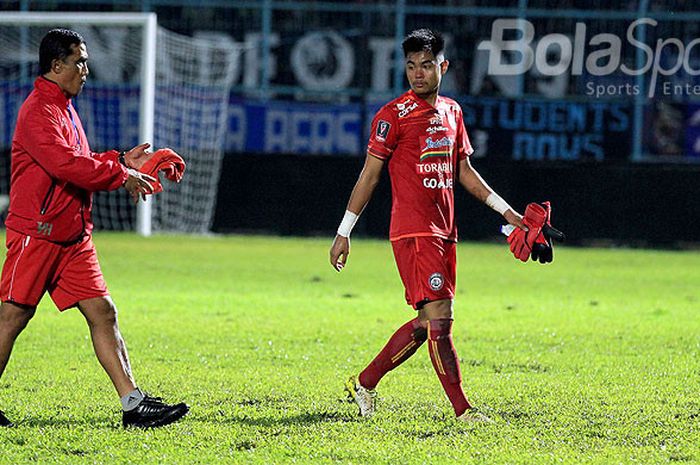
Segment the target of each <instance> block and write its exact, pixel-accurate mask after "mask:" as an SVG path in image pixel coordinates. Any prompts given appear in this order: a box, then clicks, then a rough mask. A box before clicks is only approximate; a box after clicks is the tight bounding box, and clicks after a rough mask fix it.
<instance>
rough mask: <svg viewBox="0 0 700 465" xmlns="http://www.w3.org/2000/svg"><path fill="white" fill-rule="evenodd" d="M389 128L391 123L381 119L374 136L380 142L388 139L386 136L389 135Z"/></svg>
mask: <svg viewBox="0 0 700 465" xmlns="http://www.w3.org/2000/svg"><path fill="white" fill-rule="evenodd" d="M389 129H391V123H388V122H386V121H384V120H383V119H380V120H379V122H377V132H376V134H375V136H374V138H375V139H377V140H378V141H379V142H384V141H386V137H387V136H388V135H389Z"/></svg>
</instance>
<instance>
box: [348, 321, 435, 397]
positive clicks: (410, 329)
mask: <svg viewBox="0 0 700 465" xmlns="http://www.w3.org/2000/svg"><path fill="white" fill-rule="evenodd" d="M427 337H428V334H427V331H426V330H425V328H423V327H422V326H421V325H420V320H419V319H418V318H414V319H413V320H411V321H409V322H408V323H406V324H404V325H403V326H402V327H400V328H399V329H398V330H396V332H395V333H394V334H393V335H392V336H391V338H390V339H389V342H387V343H386V345H385V346H384V348H383V349H382V351H381V352H379V354H377V356H376V357H375V358H374V360H372V363H370V364H369V365H368V366H367V368H365V369H364V371H363V372H362V373H360V384H361V385H362V386H363V387H365V388H367V389H374V388H375V387H376V386H377V383H379V380H380V379H382V376H384V375H385V374H387V373H388V372H389V371H391V370H393V369H394V368H396V367H397V366H399V365H401V364H402V363H403V362H405V361H406V360H408V358H409V357H410V356H411V355H413V354H414V353H415V352H416V350H417V349H418V348H419V347H420V346H421V344H423V343H424V342H425V340H426V338H427Z"/></svg>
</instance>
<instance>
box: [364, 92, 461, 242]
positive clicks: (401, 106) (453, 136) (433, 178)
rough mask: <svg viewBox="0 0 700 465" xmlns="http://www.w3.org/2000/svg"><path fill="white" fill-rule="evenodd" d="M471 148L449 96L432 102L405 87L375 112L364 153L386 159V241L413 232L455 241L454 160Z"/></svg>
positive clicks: (457, 160)
mask: <svg viewBox="0 0 700 465" xmlns="http://www.w3.org/2000/svg"><path fill="white" fill-rule="evenodd" d="M473 151H474V150H473V149H472V146H471V144H470V142H469V136H468V135H467V130H466V128H465V127H464V120H463V116H462V109H461V107H460V106H459V104H458V103H457V102H455V101H454V100H452V99H449V98H446V97H440V96H438V97H437V100H436V101H435V106H434V107H433V106H431V105H430V104H429V103H428V102H426V101H425V100H423V99H422V98H420V97H418V96H417V95H416V94H415V93H414V92H413V91H412V90H410V91H408V92H406V93H405V94H403V95H402V96H400V97H399V98H397V99H394V100H392V101H391V102H389V103H387V104H386V105H384V106H383V107H382V108H381V109H380V110H379V111H378V112H377V114H376V115H375V117H374V120H373V121H372V130H371V133H370V139H369V144H368V146H367V152H368V153H369V154H370V155H372V156H374V157H377V158H379V159H381V160H388V164H389V177H390V178H391V193H392V207H391V229H390V232H389V239H390V240H392V241H395V240H398V239H402V238H405V237H416V236H435V237H440V238H442V239H446V240H451V241H456V240H457V227H456V226H455V221H454V184H455V179H456V177H457V176H456V174H457V164H458V163H459V161H460V160H464V159H465V158H466V157H467V156H469V155H471V154H472V152H473Z"/></svg>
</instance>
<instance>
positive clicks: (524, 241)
mask: <svg viewBox="0 0 700 465" xmlns="http://www.w3.org/2000/svg"><path fill="white" fill-rule="evenodd" d="M546 220H547V212H546V210H545V209H544V208H543V207H542V205H540V204H537V203H530V204H528V206H527V207H526V208H525V216H523V224H524V225H525V226H527V229H528V230H527V231H525V230H524V229H520V228H515V229H514V230H513V232H511V233H510V235H509V236H508V243H509V244H510V251H511V252H513V255H514V256H515V258H517V259H518V260H520V261H522V262H526V261H527V260H528V259H529V258H530V254H531V253H532V247H533V245H534V244H535V241H536V240H537V237H538V236H539V235H540V234H541V233H542V227H543V226H544V225H545V222H546Z"/></svg>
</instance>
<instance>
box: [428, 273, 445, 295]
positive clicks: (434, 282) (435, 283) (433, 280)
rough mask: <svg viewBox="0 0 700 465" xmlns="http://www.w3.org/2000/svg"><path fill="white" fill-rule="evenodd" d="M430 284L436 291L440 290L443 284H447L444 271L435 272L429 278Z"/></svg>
mask: <svg viewBox="0 0 700 465" xmlns="http://www.w3.org/2000/svg"><path fill="white" fill-rule="evenodd" d="M428 285H429V286H430V289H432V290H434V291H439V290H440V289H442V286H444V285H445V278H443V277H442V273H433V274H431V275H430V277H429V278H428Z"/></svg>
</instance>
